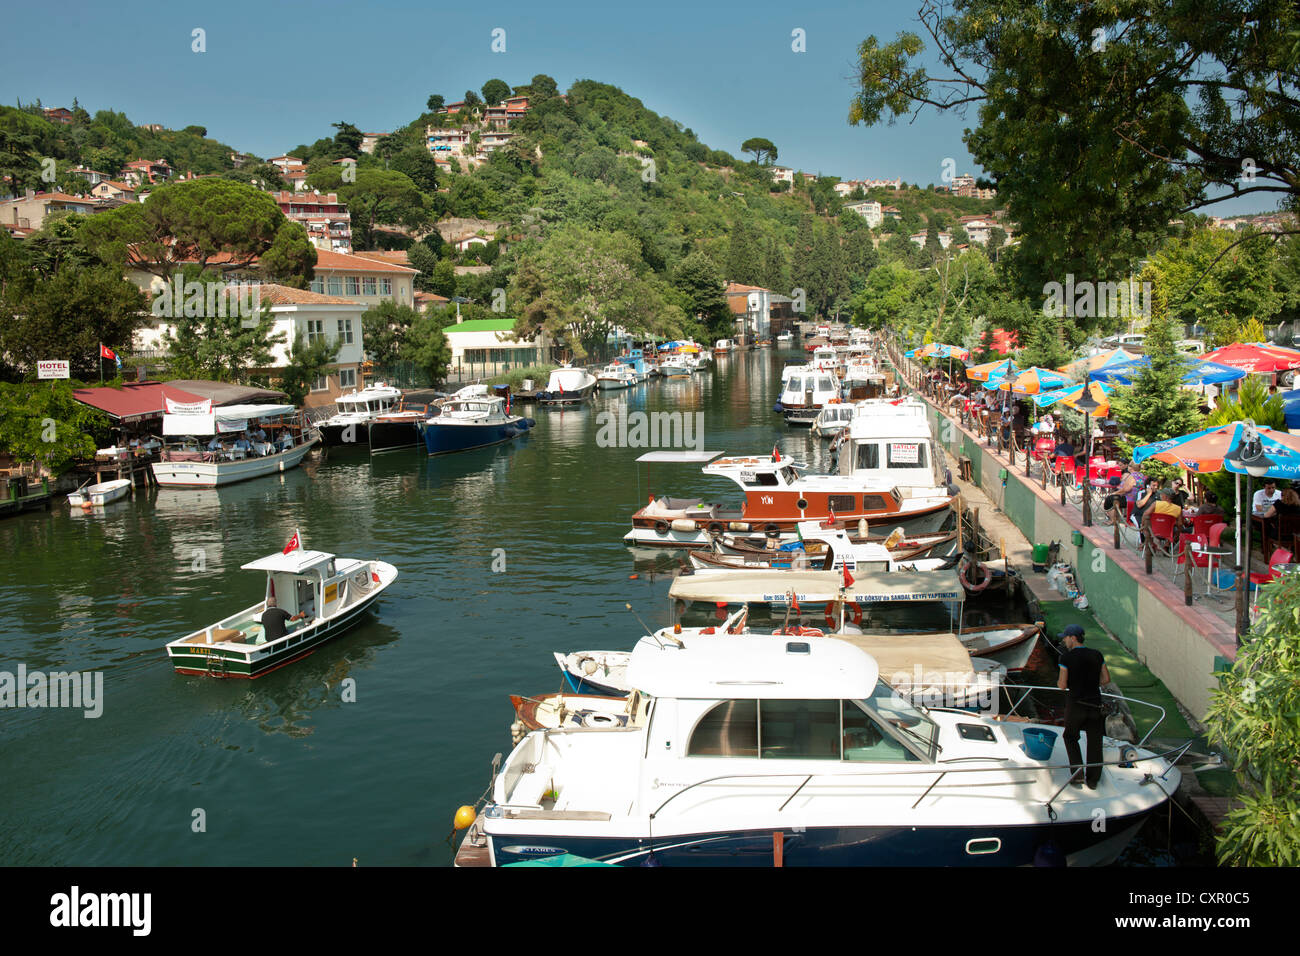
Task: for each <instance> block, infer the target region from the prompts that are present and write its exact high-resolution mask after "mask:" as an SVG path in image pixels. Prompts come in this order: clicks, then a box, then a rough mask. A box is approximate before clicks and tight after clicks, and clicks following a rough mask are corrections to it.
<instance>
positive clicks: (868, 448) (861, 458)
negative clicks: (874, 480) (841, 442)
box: [856, 442, 880, 468]
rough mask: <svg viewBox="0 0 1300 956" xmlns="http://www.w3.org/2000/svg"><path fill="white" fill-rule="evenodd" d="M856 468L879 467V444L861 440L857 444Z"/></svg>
mask: <svg viewBox="0 0 1300 956" xmlns="http://www.w3.org/2000/svg"><path fill="white" fill-rule="evenodd" d="M856 467H858V468H879V467H880V446H879V445H877V444H876V443H875V442H863V443H861V444H859V445H858V463H857V466H856Z"/></svg>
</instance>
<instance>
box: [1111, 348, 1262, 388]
mask: <svg viewBox="0 0 1300 956" xmlns="http://www.w3.org/2000/svg"><path fill="white" fill-rule="evenodd" d="M1178 361H1179V362H1180V363H1181V364H1182V366H1183V369H1184V371H1183V383H1184V384H1186V385H1219V384H1221V383H1223V382H1235V381H1237V380H1238V379H1241V378H1245V377H1246V373H1245V372H1243V371H1242V370H1241V369H1239V368H1232V367H1231V366H1229V365H1219V364H1218V363H1217V362H1204V361H1202V360H1200V359H1195V358H1192V357H1191V356H1188V355H1180V356H1179V357H1178ZM1150 367H1151V356H1149V355H1144V356H1142V357H1141V358H1136V359H1133V360H1132V361H1131V362H1120V363H1118V364H1116V365H1109V366H1106V367H1104V368H1099V369H1095V370H1094V371H1093V372H1092V373H1091V377H1092V379H1093V381H1097V382H1109V383H1111V384H1112V385H1132V384H1133V381H1134V380H1135V379H1136V378H1137V377H1138V375H1139V374H1140V373H1141V371H1142V370H1143V369H1144V368H1150Z"/></svg>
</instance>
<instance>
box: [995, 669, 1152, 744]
mask: <svg viewBox="0 0 1300 956" xmlns="http://www.w3.org/2000/svg"><path fill="white" fill-rule="evenodd" d="M1002 686H1003V688H1005V689H1007V690H1011V689H1012V688H1020V689H1023V690H1024V691H1025V693H1023V694H1021V695H1020V698H1019V700H1016V701H1015V702H1013V703H1012V705H1011V709H1010V711H1009V713H1015V711H1016V708H1017V707H1019V706H1020V704H1021V703H1023V702H1024V701H1025V700H1026V699H1027V698H1028V697H1029V695H1030V694H1032V693H1033V692H1034V691H1036V690H1046V691H1052V692H1054V693H1057V694H1066V693H1069V691H1068V689H1067V690H1062V689H1061V688H1059V687H1051V686H1049V685H1046V684H1003V685H1002ZM1101 696H1102V697H1104V698H1110V699H1111V700H1122V701H1126V702H1127V703H1130V704H1140V705H1141V706H1143V707H1150V708H1152V709H1154V710H1158V711H1160V717H1159V718H1158V719H1157V720H1156V722H1155V723H1154V724H1152V725H1151V729H1150V730H1148V731H1147V732H1146V734H1144V735H1143V737H1142V739H1141V740H1139V741H1138V742H1137V744H1136V746H1138V747H1141V746H1142V745H1143V744H1145V743H1146V742H1147V741H1148V740H1150V739H1151V735H1152V734H1154V733H1155V732H1156V730H1157V729H1158V728H1159V727H1160V725H1161V724H1163V723H1164V722H1165V717H1166V716H1167V715H1168V711H1166V710H1165V709H1164V708H1163V707H1161V706H1160V705H1159V704H1153V703H1151V702H1150V701H1148V700H1138V699H1137V698H1136V697H1125V696H1124V695H1123V694H1106V693H1103V694H1102V695H1101Z"/></svg>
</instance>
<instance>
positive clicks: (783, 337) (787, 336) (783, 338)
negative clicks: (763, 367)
mask: <svg viewBox="0 0 1300 956" xmlns="http://www.w3.org/2000/svg"><path fill="white" fill-rule="evenodd" d="M776 340H777V341H778V342H780V343H781V344H782V345H788V344H789V343H791V342H793V341H794V333H793V332H782V333H781V334H780V335H778V336H777V337H776Z"/></svg>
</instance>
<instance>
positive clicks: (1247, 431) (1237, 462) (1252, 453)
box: [1224, 418, 1277, 645]
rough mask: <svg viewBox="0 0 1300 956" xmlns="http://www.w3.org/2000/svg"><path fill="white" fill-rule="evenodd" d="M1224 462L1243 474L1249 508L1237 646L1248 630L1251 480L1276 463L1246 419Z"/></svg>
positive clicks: (1252, 487)
mask: <svg viewBox="0 0 1300 956" xmlns="http://www.w3.org/2000/svg"><path fill="white" fill-rule="evenodd" d="M1224 463H1225V464H1226V465H1227V466H1228V469H1229V470H1230V471H1235V472H1237V473H1239V474H1240V473H1242V472H1244V473H1245V475H1246V506H1247V507H1249V508H1250V512H1249V513H1248V514H1247V515H1246V548H1245V551H1246V563H1245V567H1244V570H1243V572H1242V575H1241V580H1240V581H1239V582H1238V584H1237V588H1238V595H1237V596H1238V603H1237V644H1238V645H1240V644H1241V636H1242V635H1243V634H1245V633H1246V632H1247V631H1248V630H1250V547H1251V545H1250V535H1251V531H1252V530H1253V525H1254V523H1255V516H1254V515H1255V508H1254V499H1255V492H1254V479H1256V478H1263V477H1264V476H1265V475H1267V474H1268V472H1269V470H1270V469H1272V468H1273V467H1275V466H1276V464H1277V462H1275V461H1273V459H1271V458H1269V457H1268V455H1266V454H1264V440H1263V439H1262V438H1261V437H1260V434H1259V429H1258V428H1257V427H1256V426H1255V423H1254V422H1253V421H1252V420H1251V419H1249V418H1248V419H1246V420H1245V421H1244V422H1242V423H1241V434H1240V437H1239V438H1238V440H1237V445H1236V447H1234V448H1233V449H1232V451H1230V452H1228V455H1227V457H1226V458H1224ZM1239 507H1240V506H1239Z"/></svg>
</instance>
